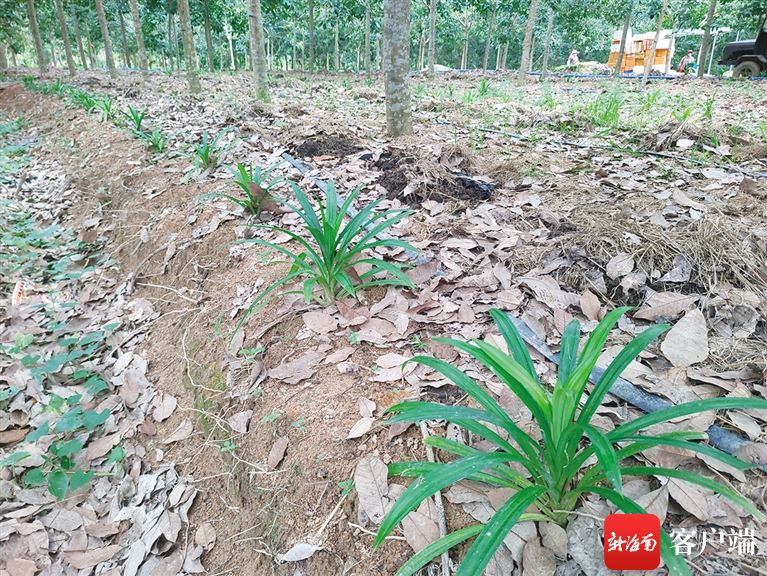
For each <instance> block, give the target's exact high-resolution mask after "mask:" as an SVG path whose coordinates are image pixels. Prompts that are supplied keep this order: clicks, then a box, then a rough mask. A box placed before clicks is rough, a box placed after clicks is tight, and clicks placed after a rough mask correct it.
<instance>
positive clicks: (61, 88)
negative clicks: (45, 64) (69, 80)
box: [51, 78, 67, 98]
mask: <svg viewBox="0 0 767 576" xmlns="http://www.w3.org/2000/svg"><path fill="white" fill-rule="evenodd" d="M66 91H67V87H66V86H65V85H64V84H63V83H62V82H61V78H56V81H55V82H54V83H53V84H52V85H51V92H53V93H54V94H55V95H56V96H58V97H59V98H61V97H63V96H64V93H65V92H66Z"/></svg>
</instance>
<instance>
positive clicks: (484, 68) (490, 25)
mask: <svg viewBox="0 0 767 576" xmlns="http://www.w3.org/2000/svg"><path fill="white" fill-rule="evenodd" d="M496 10H497V8H496V7H495V5H493V9H492V10H491V11H490V21H489V22H488V23H487V38H485V55H484V56H483V57H482V73H483V74H484V73H485V72H487V61H488V59H489V58H490V41H491V40H492V38H493V22H494V21H495V11H496Z"/></svg>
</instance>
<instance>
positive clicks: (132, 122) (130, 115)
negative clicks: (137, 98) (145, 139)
mask: <svg viewBox="0 0 767 576" xmlns="http://www.w3.org/2000/svg"><path fill="white" fill-rule="evenodd" d="M146 112H147V111H146V110H143V111H141V112H139V111H138V110H136V109H135V108H133V106H130V105H128V111H127V112H126V111H125V110H120V114H121V115H122V116H123V117H124V118H125V119H126V120H127V121H128V124H129V126H130V128H131V130H133V131H135V132H141V123H142V122H143V121H144V118H145V117H146Z"/></svg>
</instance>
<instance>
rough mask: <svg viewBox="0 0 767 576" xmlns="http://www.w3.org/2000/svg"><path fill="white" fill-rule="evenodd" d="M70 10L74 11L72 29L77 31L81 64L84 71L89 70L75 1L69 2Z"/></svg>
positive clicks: (70, 0) (76, 36)
mask: <svg viewBox="0 0 767 576" xmlns="http://www.w3.org/2000/svg"><path fill="white" fill-rule="evenodd" d="M69 8H70V9H71V11H72V28H74V30H75V39H76V40H77V51H78V52H79V54H80V64H82V67H83V70H87V69H88V62H87V61H86V60H85V50H83V39H82V38H81V37H80V26H78V24H77V10H76V9H75V0H69Z"/></svg>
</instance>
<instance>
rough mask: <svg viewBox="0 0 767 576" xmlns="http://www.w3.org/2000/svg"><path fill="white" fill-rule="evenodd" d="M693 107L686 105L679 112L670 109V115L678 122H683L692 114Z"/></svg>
mask: <svg viewBox="0 0 767 576" xmlns="http://www.w3.org/2000/svg"><path fill="white" fill-rule="evenodd" d="M693 109H694V106H687V107H686V108H684V109H683V110H682V111H681V112H677V111H676V110H672V111H671V115H672V116H673V117H674V118H675V119H676V121H677V122H679V124H684V123H685V122H687V121H688V120H689V119H690V116H692V111H693Z"/></svg>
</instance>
